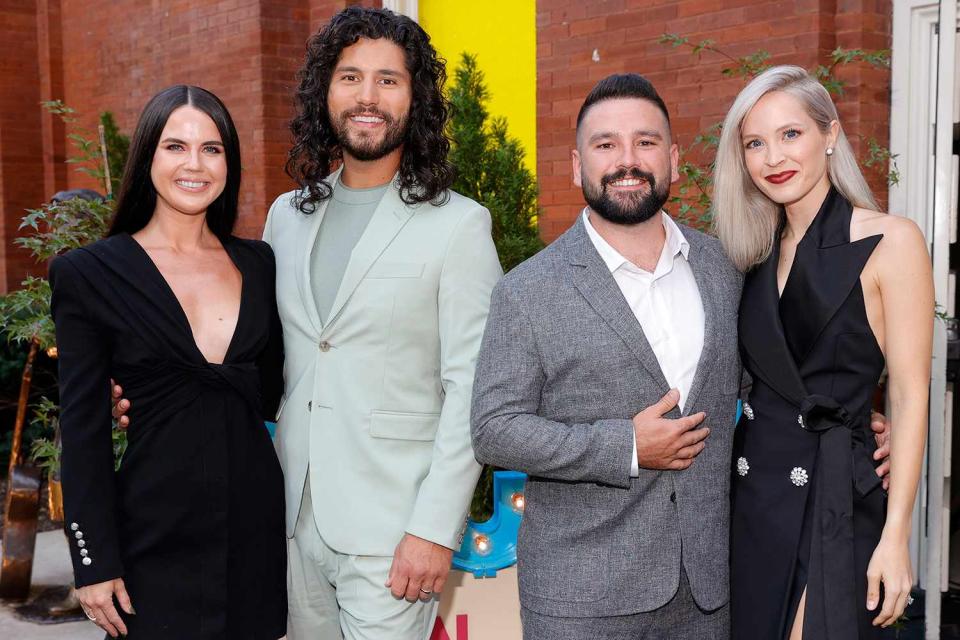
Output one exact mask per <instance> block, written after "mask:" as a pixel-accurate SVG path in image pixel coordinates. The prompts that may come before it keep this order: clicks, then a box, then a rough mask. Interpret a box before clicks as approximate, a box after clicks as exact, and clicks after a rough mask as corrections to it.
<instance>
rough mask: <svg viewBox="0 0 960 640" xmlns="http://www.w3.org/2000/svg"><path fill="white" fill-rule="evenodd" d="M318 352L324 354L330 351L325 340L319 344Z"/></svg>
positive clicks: (328, 344)
mask: <svg viewBox="0 0 960 640" xmlns="http://www.w3.org/2000/svg"><path fill="white" fill-rule="evenodd" d="M320 351H323V352H324V353H326V352H327V351H330V343H329V342H327V341H326V340H324V341H323V342H321V343H320Z"/></svg>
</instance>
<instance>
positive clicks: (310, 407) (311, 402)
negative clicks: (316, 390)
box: [307, 400, 313, 411]
mask: <svg viewBox="0 0 960 640" xmlns="http://www.w3.org/2000/svg"><path fill="white" fill-rule="evenodd" d="M307 411H313V400H311V401H310V402H308V403H307Z"/></svg>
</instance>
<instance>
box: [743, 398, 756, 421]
mask: <svg viewBox="0 0 960 640" xmlns="http://www.w3.org/2000/svg"><path fill="white" fill-rule="evenodd" d="M743 415H744V416H746V418H747V420H753V419H754V417H755V415H754V413H753V407H751V406H750V403H749V402H744V403H743Z"/></svg>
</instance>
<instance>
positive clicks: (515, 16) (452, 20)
mask: <svg viewBox="0 0 960 640" xmlns="http://www.w3.org/2000/svg"><path fill="white" fill-rule="evenodd" d="M417 11H418V12H419V19H420V25H421V26H422V27H423V28H424V29H425V30H426V32H427V33H429V34H430V39H431V41H432V42H433V46H434V47H436V49H437V51H438V52H439V53H440V55H441V56H443V57H444V58H446V60H447V77H448V78H449V80H448V83H449V82H451V81H452V80H453V74H454V70H455V69H456V67H457V65H458V64H459V62H460V54H461V53H463V52H467V53H472V54H475V55H476V56H477V64H478V65H479V67H480V69H482V70H483V73H484V77H485V78H486V84H487V90H488V92H489V94H490V100H489V102H488V104H487V108H488V110H489V112H490V115H491V116H504V117H506V118H507V123H508V130H509V132H510V135H512V136H514V137H517V138H519V139H520V142H521V143H522V144H523V148H524V150H525V151H526V154H527V155H526V161H527V166H528V167H529V168H530V171H531V172H535V169H536V152H537V29H536V14H537V7H536V1H535V0H481V1H478V0H473V1H468V0H420V1H419V3H418V7H417Z"/></svg>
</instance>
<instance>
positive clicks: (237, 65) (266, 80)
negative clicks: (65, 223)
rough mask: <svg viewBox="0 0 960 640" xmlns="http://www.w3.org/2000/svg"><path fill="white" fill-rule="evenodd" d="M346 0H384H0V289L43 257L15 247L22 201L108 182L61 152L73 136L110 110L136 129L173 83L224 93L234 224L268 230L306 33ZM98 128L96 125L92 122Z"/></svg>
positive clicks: (283, 183)
mask: <svg viewBox="0 0 960 640" xmlns="http://www.w3.org/2000/svg"><path fill="white" fill-rule="evenodd" d="M348 4H363V5H365V6H379V4H380V3H379V0H361V1H359V2H355V1H353V0H176V1H173V0H170V1H164V2H144V1H143V0H0V56H2V57H0V293H3V292H4V291H7V290H9V289H10V288H12V287H16V285H18V284H19V282H20V280H21V279H22V278H23V276H24V275H25V274H26V273H27V272H28V271H31V270H33V271H34V272H36V271H42V267H36V266H34V265H33V264H32V260H31V259H30V257H29V256H28V255H27V254H26V252H24V251H22V250H20V249H17V248H15V247H13V245H12V244H11V243H12V240H13V238H14V237H15V236H16V233H17V227H18V225H19V221H20V218H21V216H22V215H23V212H24V209H26V208H28V207H35V206H37V205H39V204H40V203H41V202H44V201H45V200H48V199H49V198H50V196H52V195H53V194H54V193H55V192H56V191H59V190H61V189H65V188H76V187H89V188H93V189H97V190H98V191H101V192H102V191H103V186H102V185H99V184H95V183H94V182H93V181H92V180H91V179H90V178H88V177H86V176H84V175H82V174H79V173H77V172H76V171H74V170H73V168H72V167H69V166H68V165H66V164H64V160H65V159H66V158H67V157H68V156H70V155H73V153H74V151H73V149H72V148H71V147H70V145H69V144H68V142H67V140H66V135H67V134H68V133H71V132H75V131H78V130H81V129H83V130H86V132H87V134H88V136H90V137H95V131H96V124H97V116H98V114H99V113H100V112H101V111H112V112H113V114H114V116H116V119H117V123H118V124H119V126H120V128H121V130H122V131H124V132H125V133H127V134H130V133H132V132H133V129H134V127H135V126H136V121H137V117H138V116H139V114H140V111H141V110H142V108H143V106H144V105H145V104H146V102H147V100H149V99H150V97H151V96H153V95H154V94H155V93H157V92H158V91H159V90H161V89H163V88H164V87H167V86H170V85H173V84H180V83H183V84H195V85H199V86H202V87H204V88H206V89H209V90H210V91H213V92H214V93H215V94H217V95H218V96H219V97H220V98H221V99H222V100H223V101H224V103H225V104H226V105H227V107H228V108H229V109H230V112H231V115H232V116H233V119H234V122H235V124H236V126H237V130H238V132H239V135H240V141H241V145H242V146H241V149H242V155H243V170H244V175H243V183H242V186H241V196H240V217H239V220H238V224H237V233H238V234H239V235H243V236H247V237H256V236H259V234H260V231H261V229H262V226H263V220H264V218H265V217H266V213H267V209H268V207H269V206H270V203H271V202H272V201H273V199H274V198H275V197H276V196H277V195H279V194H280V193H282V192H283V191H286V190H288V189H290V188H291V187H292V184H293V183H292V182H291V181H290V179H289V178H288V177H287V176H286V175H285V174H284V172H283V164H284V161H285V159H286V153H287V149H288V148H289V146H290V136H289V132H288V129H287V125H288V123H289V120H290V117H291V116H292V114H293V101H292V96H293V91H294V88H295V87H296V80H295V74H296V71H297V69H298V68H299V67H300V65H301V63H302V61H303V53H304V43H305V42H306V40H307V38H308V37H309V36H310V35H311V34H312V33H314V32H315V31H316V30H317V28H318V27H319V26H320V25H321V24H323V23H324V22H326V21H327V20H328V19H329V17H330V16H331V15H332V14H333V13H335V12H336V11H339V10H341V9H343V8H344V7H345V6H347V5H348ZM52 99H62V100H64V101H65V102H66V103H67V104H68V105H69V106H71V107H73V108H74V109H76V110H77V112H78V114H79V116H80V119H79V121H78V122H77V123H76V124H75V125H71V126H70V127H69V128H68V129H67V130H65V128H64V126H63V124H62V123H61V122H60V120H59V118H56V117H53V116H50V115H48V114H45V113H43V112H42V111H41V110H40V108H39V104H38V103H39V102H40V101H41V100H52ZM91 132H92V133H91Z"/></svg>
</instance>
